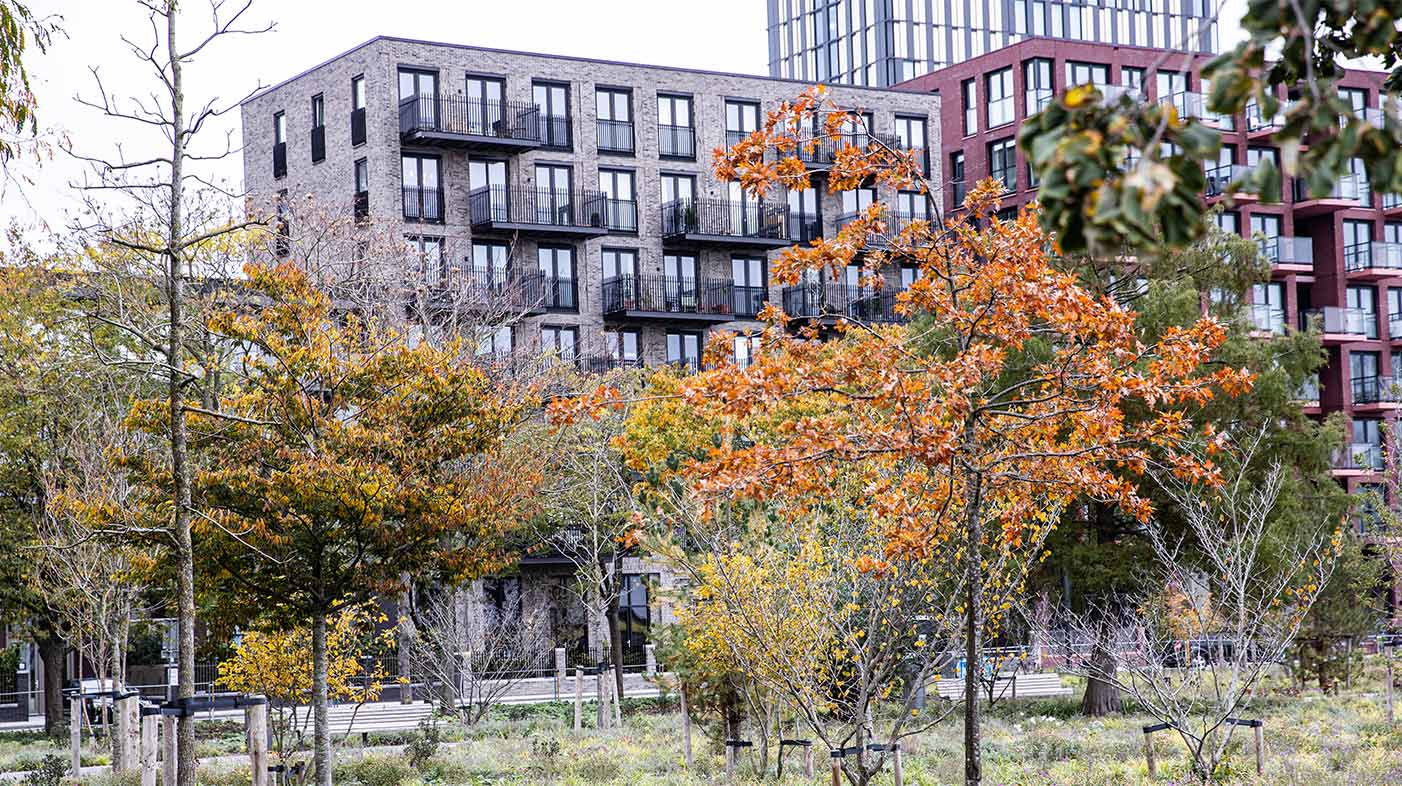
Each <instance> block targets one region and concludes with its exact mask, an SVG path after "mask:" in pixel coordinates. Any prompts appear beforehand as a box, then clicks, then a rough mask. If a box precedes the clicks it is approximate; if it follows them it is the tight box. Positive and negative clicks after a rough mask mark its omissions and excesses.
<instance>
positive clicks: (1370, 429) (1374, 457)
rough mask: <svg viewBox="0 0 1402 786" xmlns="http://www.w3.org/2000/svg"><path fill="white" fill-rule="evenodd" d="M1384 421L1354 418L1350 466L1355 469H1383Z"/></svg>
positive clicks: (1350, 446)
mask: <svg viewBox="0 0 1402 786" xmlns="http://www.w3.org/2000/svg"><path fill="white" fill-rule="evenodd" d="M1382 445H1383V438H1382V421H1381V420H1374V419H1372V418H1354V419H1353V443H1352V444H1351V445H1349V456H1348V459H1349V463H1348V466H1349V467H1351V468H1355V469H1382V468H1383V454H1382Z"/></svg>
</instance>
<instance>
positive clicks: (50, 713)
mask: <svg viewBox="0 0 1402 786" xmlns="http://www.w3.org/2000/svg"><path fill="white" fill-rule="evenodd" d="M34 643H35V644H38V645H39V659H40V660H42V661H43V662H44V733H45V734H47V735H48V736H50V737H54V738H58V737H59V736H61V735H62V733H63V731H62V730H63V672H64V668H63V666H64V664H63V656H64V645H63V639H60V638H59V637H58V635H57V634H55V633H54V632H53V631H52V630H47V629H46V630H45V631H44V633H43V635H42V636H36V637H35V639H34Z"/></svg>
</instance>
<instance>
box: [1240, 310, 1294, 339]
mask: <svg viewBox="0 0 1402 786" xmlns="http://www.w3.org/2000/svg"><path fill="white" fill-rule="evenodd" d="M1247 308H1248V310H1249V313H1250V315H1251V329H1252V332H1254V333H1262V334H1267V335H1272V336H1283V335H1285V309H1283V308H1281V307H1280V306H1271V305H1267V304H1265V303H1252V304H1251V305H1249V306H1248V307H1247Z"/></svg>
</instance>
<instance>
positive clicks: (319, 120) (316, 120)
mask: <svg viewBox="0 0 1402 786" xmlns="http://www.w3.org/2000/svg"><path fill="white" fill-rule="evenodd" d="M311 136H312V163H313V164H315V163H318V162H321V161H325V160H326V99H325V98H324V97H323V96H322V95H321V93H317V94H316V95H314V96H312V132H311Z"/></svg>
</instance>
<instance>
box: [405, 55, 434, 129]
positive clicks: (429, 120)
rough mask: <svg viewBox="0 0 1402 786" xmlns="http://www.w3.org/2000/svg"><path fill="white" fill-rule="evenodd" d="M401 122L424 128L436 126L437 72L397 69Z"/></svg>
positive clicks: (412, 126)
mask: <svg viewBox="0 0 1402 786" xmlns="http://www.w3.org/2000/svg"><path fill="white" fill-rule="evenodd" d="M399 116H400V118H401V123H402V122H404V119H407V120H408V123H409V127H411V128H418V129H424V130H436V129H437V128H438V74H437V73H436V72H433V71H415V70H412V69H407V68H401V69H400V70H399Z"/></svg>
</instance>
